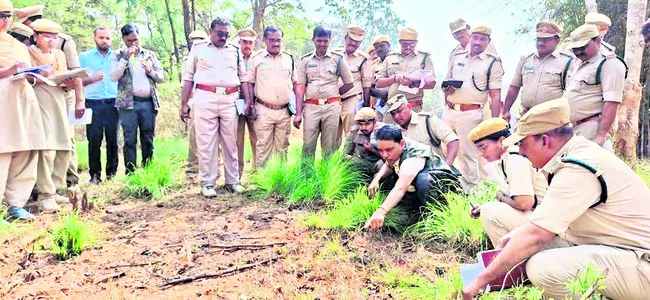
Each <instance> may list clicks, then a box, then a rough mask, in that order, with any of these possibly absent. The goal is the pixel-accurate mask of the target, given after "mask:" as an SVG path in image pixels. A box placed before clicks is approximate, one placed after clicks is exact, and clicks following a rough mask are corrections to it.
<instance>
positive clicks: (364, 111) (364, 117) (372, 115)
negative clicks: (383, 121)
mask: <svg viewBox="0 0 650 300" xmlns="http://www.w3.org/2000/svg"><path fill="white" fill-rule="evenodd" d="M376 118H377V113H376V112H375V110H374V109H372V108H370V107H362V108H361V109H360V110H359V111H358V112H357V113H356V114H355V115H354V120H355V121H357V122H368V121H372V120H374V119H376Z"/></svg>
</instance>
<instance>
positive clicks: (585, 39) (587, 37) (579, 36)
mask: <svg viewBox="0 0 650 300" xmlns="http://www.w3.org/2000/svg"><path fill="white" fill-rule="evenodd" d="M597 36H600V32H599V31H598V26H596V25H594V24H584V25H582V26H580V27H578V28H576V30H574V31H573V32H571V36H570V38H571V41H570V42H568V43H567V48H570V49H574V48H581V47H584V46H585V45H587V43H589V41H591V39H593V38H595V37H597Z"/></svg>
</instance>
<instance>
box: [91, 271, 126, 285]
mask: <svg viewBox="0 0 650 300" xmlns="http://www.w3.org/2000/svg"><path fill="white" fill-rule="evenodd" d="M124 276H126V273H125V272H117V273H112V274H108V275H106V276H103V277H99V278H98V279H95V281H94V282H93V284H98V283H103V282H107V281H108V280H109V279H113V278H120V277H124Z"/></svg>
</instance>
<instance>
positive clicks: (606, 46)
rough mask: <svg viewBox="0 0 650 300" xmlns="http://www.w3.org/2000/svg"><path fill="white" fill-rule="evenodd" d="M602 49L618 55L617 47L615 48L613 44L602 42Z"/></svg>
mask: <svg viewBox="0 0 650 300" xmlns="http://www.w3.org/2000/svg"><path fill="white" fill-rule="evenodd" d="M600 49H601V50H606V51H609V52H611V53H616V47H614V46H613V45H612V44H610V43H607V42H605V41H601V42H600Z"/></svg>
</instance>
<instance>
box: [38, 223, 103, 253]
mask: <svg viewBox="0 0 650 300" xmlns="http://www.w3.org/2000/svg"><path fill="white" fill-rule="evenodd" d="M93 227H94V224H93V223H92V222H90V221H87V220H84V219H83V218H81V216H79V214H78V213H77V212H76V211H75V212H71V213H68V214H65V215H60V216H59V222H58V223H57V224H56V225H54V227H53V228H52V230H50V231H49V232H48V236H49V237H50V238H51V239H52V246H51V248H50V251H51V252H52V253H53V254H55V255H56V256H57V258H58V259H60V260H66V259H68V258H70V257H72V256H77V255H79V254H80V253H81V252H82V251H83V250H85V249H88V248H89V247H92V246H93V245H94V244H96V243H97V242H98V239H97V237H96V232H95V231H94V230H93V229H92V228H93Z"/></svg>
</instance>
